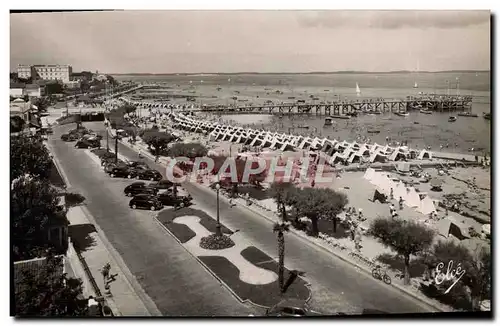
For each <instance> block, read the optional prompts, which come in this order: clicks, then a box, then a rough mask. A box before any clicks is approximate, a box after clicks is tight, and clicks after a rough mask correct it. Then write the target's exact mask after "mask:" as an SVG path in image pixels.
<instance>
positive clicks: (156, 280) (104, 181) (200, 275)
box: [50, 124, 258, 316]
mask: <svg viewBox="0 0 500 326" xmlns="http://www.w3.org/2000/svg"><path fill="white" fill-rule="evenodd" d="M89 125H91V124H89ZM74 127H75V126H74V125H66V126H58V127H55V128H54V135H53V136H52V137H51V139H50V144H51V146H52V148H53V150H54V152H55V155H56V156H57V158H58V160H59V161H60V163H61V165H62V168H63V170H64V172H65V174H66V175H67V177H68V179H69V181H70V184H71V187H72V189H74V191H77V192H80V193H81V194H82V195H84V196H85V198H86V205H87V208H88V210H89V212H90V213H91V214H92V215H93V216H94V218H95V220H96V221H97V223H98V224H99V226H100V227H101V229H102V230H103V231H104V233H105V235H106V236H107V238H108V239H109V241H110V242H111V244H112V245H113V246H114V248H115V249H116V250H117V251H118V253H119V254H120V255H121V256H122V258H123V260H124V261H125V263H126V265H127V266H128V268H129V269H130V271H131V272H132V274H133V275H134V276H135V277H136V278H137V280H138V282H139V283H140V284H141V286H142V288H143V289H144V291H145V292H146V293H147V294H148V295H149V296H150V297H151V299H152V300H153V301H154V302H155V303H156V305H157V307H158V309H159V310H160V311H161V312H162V313H163V314H164V315H174V316H211V315H214V316H237V315H243V316H245V315H248V314H250V313H254V314H256V313H258V312H257V310H256V309H255V308H253V307H247V306H245V305H242V304H241V303H240V302H239V301H238V300H236V299H235V298H234V296H232V295H231V294H230V292H229V291H228V290H227V289H226V288H225V287H223V286H222V285H221V284H220V283H219V282H218V281H217V280H216V279H215V278H214V277H213V276H212V275H211V274H210V273H209V272H208V271H206V270H205V269H204V268H203V267H202V266H201V265H200V264H199V263H198V262H197V260H196V259H195V258H193V257H192V256H191V255H190V254H189V253H188V252H187V251H186V250H185V249H184V248H183V247H182V246H181V245H180V244H178V243H177V241H176V240H174V239H173V238H172V237H171V236H170V235H168V234H167V233H166V232H165V231H164V230H163V229H162V228H160V227H158V225H157V224H156V222H155V221H154V220H153V218H152V216H153V215H152V214H153V213H152V212H149V211H140V210H137V211H134V210H131V209H130V208H129V207H128V201H129V199H128V198H127V197H125V196H124V195H123V189H124V187H125V186H126V185H127V184H130V183H131V182H130V180H125V179H111V178H110V177H109V176H107V175H106V174H105V173H104V172H103V171H102V169H101V167H100V165H98V164H97V163H96V162H95V161H94V160H92V159H91V157H90V156H89V155H88V154H86V153H85V150H78V149H75V148H74V147H73V146H74V143H64V142H62V141H61V140H60V135H61V134H62V133H63V132H64V131H65V130H69V129H72V128H74ZM89 127H90V128H92V129H94V130H97V129H98V128H97V127H94V126H89Z"/></svg>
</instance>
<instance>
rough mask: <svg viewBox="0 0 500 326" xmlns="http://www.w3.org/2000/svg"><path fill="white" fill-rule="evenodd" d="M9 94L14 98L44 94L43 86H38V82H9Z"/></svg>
mask: <svg viewBox="0 0 500 326" xmlns="http://www.w3.org/2000/svg"><path fill="white" fill-rule="evenodd" d="M9 94H10V96H12V97H15V98H21V97H24V96H29V97H41V96H44V95H45V86H40V85H38V84H28V85H26V84H23V83H11V84H10V92H9Z"/></svg>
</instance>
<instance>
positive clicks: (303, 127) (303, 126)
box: [297, 125, 309, 129]
mask: <svg viewBox="0 0 500 326" xmlns="http://www.w3.org/2000/svg"><path fill="white" fill-rule="evenodd" d="M297 128H301V129H309V126H308V125H298V126H297Z"/></svg>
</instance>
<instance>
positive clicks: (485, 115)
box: [483, 113, 491, 120]
mask: <svg viewBox="0 0 500 326" xmlns="http://www.w3.org/2000/svg"><path fill="white" fill-rule="evenodd" d="M483 118H485V119H486V120H491V113H483Z"/></svg>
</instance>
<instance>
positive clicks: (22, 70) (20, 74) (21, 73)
mask: <svg viewBox="0 0 500 326" xmlns="http://www.w3.org/2000/svg"><path fill="white" fill-rule="evenodd" d="M31 71H32V67H31V66H28V65H19V66H17V78H22V79H28V78H31V75H32V73H31Z"/></svg>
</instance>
